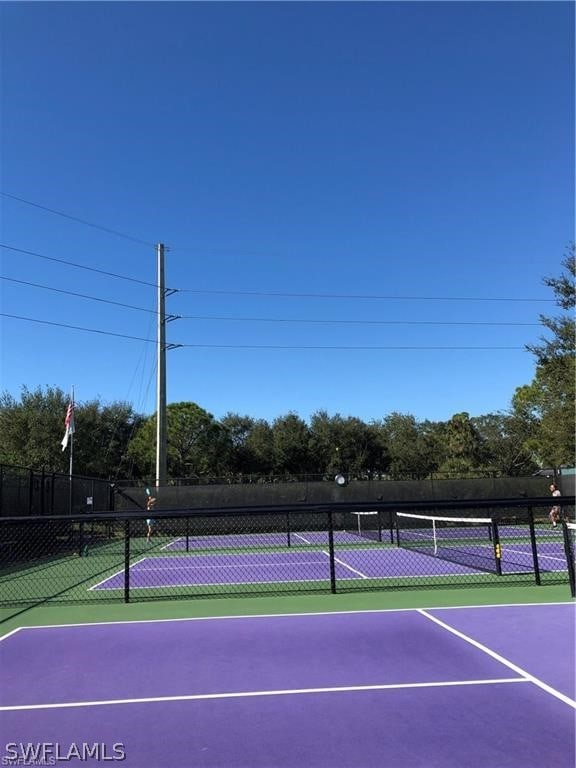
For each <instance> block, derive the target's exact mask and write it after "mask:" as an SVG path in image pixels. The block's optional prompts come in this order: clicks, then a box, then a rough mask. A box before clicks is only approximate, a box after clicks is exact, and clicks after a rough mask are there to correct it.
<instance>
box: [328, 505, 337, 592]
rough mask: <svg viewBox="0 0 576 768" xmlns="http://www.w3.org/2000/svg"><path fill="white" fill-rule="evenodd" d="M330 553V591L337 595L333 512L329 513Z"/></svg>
mask: <svg viewBox="0 0 576 768" xmlns="http://www.w3.org/2000/svg"><path fill="white" fill-rule="evenodd" d="M328 552H329V555H330V591H331V592H332V594H333V595H335V594H336V563H335V560H334V520H333V519H332V510H331V509H330V510H329V511H328Z"/></svg>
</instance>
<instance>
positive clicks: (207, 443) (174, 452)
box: [128, 403, 231, 477]
mask: <svg viewBox="0 0 576 768" xmlns="http://www.w3.org/2000/svg"><path fill="white" fill-rule="evenodd" d="M166 421H167V466H168V475H169V476H170V477H193V476H206V475H219V474H223V473H224V472H225V471H226V468H227V466H228V460H229V456H230V452H231V442H230V437H229V435H228V433H227V432H226V430H225V429H224V428H223V427H222V426H221V425H220V424H219V423H218V422H217V421H216V420H215V419H214V417H213V416H212V414H211V413H208V412H207V411H205V410H204V409H203V408H200V406H198V405H196V403H171V404H170V405H168V406H167V408H166ZM128 453H129V455H130V456H131V457H132V458H133V459H134V460H135V462H136V465H137V468H138V471H139V473H140V475H141V476H144V477H152V476H153V475H154V468H155V457H156V415H155V414H154V415H153V416H150V417H149V418H148V419H146V421H145V422H144V423H143V424H142V426H141V427H140V429H139V430H138V432H137V433H136V436H135V437H134V439H133V440H132V442H131V443H130V447H129V450H128Z"/></svg>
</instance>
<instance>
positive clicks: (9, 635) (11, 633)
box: [0, 627, 25, 642]
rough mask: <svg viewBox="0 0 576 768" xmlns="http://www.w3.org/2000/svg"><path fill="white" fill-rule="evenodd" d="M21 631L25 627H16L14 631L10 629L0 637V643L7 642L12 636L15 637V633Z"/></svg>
mask: <svg viewBox="0 0 576 768" xmlns="http://www.w3.org/2000/svg"><path fill="white" fill-rule="evenodd" d="M21 629H25V627H16V629H12V630H10V632H6V634H5V635H2V637H0V642H1V641H2V640H7V639H8V638H9V637H12V635H15V634H16V632H20V630H21Z"/></svg>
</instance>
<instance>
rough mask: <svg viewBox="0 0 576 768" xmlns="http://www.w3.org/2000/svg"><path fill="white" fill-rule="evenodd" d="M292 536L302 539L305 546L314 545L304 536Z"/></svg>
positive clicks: (299, 534) (297, 534)
mask: <svg viewBox="0 0 576 768" xmlns="http://www.w3.org/2000/svg"><path fill="white" fill-rule="evenodd" d="M292 535H293V536H297V537H298V538H299V539H302V541H303V542H304V544H312V542H311V541H310V539H307V538H306V536H302V534H301V533H293V534H292Z"/></svg>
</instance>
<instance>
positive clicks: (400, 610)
mask: <svg viewBox="0 0 576 768" xmlns="http://www.w3.org/2000/svg"><path fill="white" fill-rule="evenodd" d="M436 575H437V574H436ZM242 599H244V598H242ZM551 605H552V606H558V605H564V606H569V607H570V608H575V607H576V605H575V603H574V601H573V600H562V601H554V602H550V603H486V604H485V605H431V606H428V607H427V608H426V609H419V608H364V609H361V610H340V611H330V610H328V611H294V612H292V613H282V612H281V613H233V614H226V615H224V616H174V617H172V618H171V619H116V620H112V621H75V622H70V623H68V624H27V625H25V626H22V627H18V628H17V629H15V630H13V631H12V632H8V633H7V634H6V635H3V636H2V637H0V641H2V640H4V639H5V638H7V637H10V635H12V634H14V632H18V631H21V630H23V629H68V628H70V627H74V628H77V627H78V628H85V627H102V626H106V627H108V626H119V627H121V626H123V625H125V624H131V625H132V624H167V623H170V622H174V623H182V622H188V621H235V620H237V619H278V618H284V619H291V618H294V617H297V618H298V617H302V616H306V617H308V616H310V617H312V616H313V617H320V618H322V617H329V616H348V615H356V614H359V615H362V614H366V613H377V614H387V613H415V612H416V611H417V610H427V611H462V610H466V611H467V610H471V609H474V610H484V609H485V608H488V609H492V608H546V607H548V606H551Z"/></svg>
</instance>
